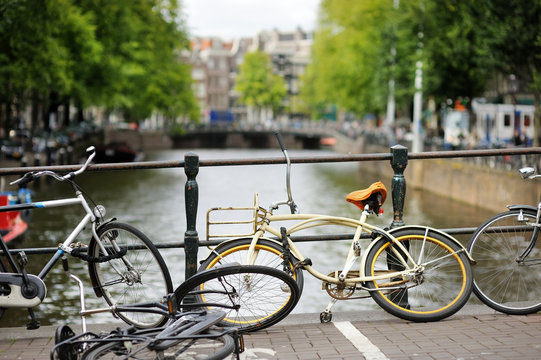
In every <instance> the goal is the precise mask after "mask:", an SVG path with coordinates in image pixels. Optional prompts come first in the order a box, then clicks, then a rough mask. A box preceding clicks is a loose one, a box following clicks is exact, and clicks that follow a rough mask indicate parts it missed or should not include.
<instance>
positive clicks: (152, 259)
mask: <svg viewBox="0 0 541 360" xmlns="http://www.w3.org/2000/svg"><path fill="white" fill-rule="evenodd" d="M97 235H98V237H99V239H100V241H101V243H102V244H103V246H104V247H105V249H106V251H107V253H108V256H109V258H110V259H109V260H107V261H104V260H105V258H104V252H103V251H102V249H101V248H100V246H99V244H98V243H97V242H96V241H95V240H94V239H92V240H91V241H90V244H89V246H88V254H89V256H90V257H94V258H98V259H102V260H98V261H92V260H91V261H89V263H88V266H89V272H90V277H91V279H92V282H93V285H94V290H95V292H96V295H98V296H103V298H104V299H105V301H107V303H108V304H109V305H127V304H135V303H145V302H156V301H158V302H159V301H161V300H162V298H163V297H164V296H165V295H167V294H169V293H171V292H173V284H172V282H171V276H170V274H169V270H168V269H167V266H166V265H165V261H164V260H163V258H162V256H161V255H160V253H159V251H158V249H157V248H156V246H154V244H153V243H152V242H151V241H150V239H149V238H148V237H146V236H145V235H144V234H143V233H142V232H141V231H139V230H138V229H136V228H134V227H133V226H131V225H128V224H124V223H119V222H110V223H107V224H105V225H103V226H101V227H99V228H98V229H97ZM123 252H125V254H124V255H122V256H117V255H119V254H122V253H123ZM118 316H119V317H120V318H121V319H122V320H124V321H125V322H126V323H128V324H130V325H135V326H136V327H139V328H150V327H156V326H160V325H163V324H164V323H165V321H167V317H165V316H163V315H159V314H153V313H138V312H125V313H120V314H118Z"/></svg>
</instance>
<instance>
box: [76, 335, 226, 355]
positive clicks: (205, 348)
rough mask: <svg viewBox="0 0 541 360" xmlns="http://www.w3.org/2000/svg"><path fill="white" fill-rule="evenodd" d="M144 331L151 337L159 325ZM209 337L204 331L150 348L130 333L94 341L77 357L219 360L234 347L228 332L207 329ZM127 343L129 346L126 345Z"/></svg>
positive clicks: (145, 342) (146, 342)
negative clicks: (199, 334)
mask: <svg viewBox="0 0 541 360" xmlns="http://www.w3.org/2000/svg"><path fill="white" fill-rule="evenodd" d="M152 331H153V332H149V331H147V332H145V337H147V338H152V337H153V336H155V335H157V334H159V333H160V332H161V329H156V330H152ZM207 334H208V335H209V337H205V334H203V335H201V337H194V338H191V339H185V340H181V341H178V342H177V341H175V342H173V343H172V345H171V346H170V347H168V348H166V349H160V350H156V349H152V348H150V347H148V346H147V344H148V340H146V341H145V340H143V339H141V338H140V339H137V336H136V335H137V334H134V335H135V336H130V337H129V338H126V339H125V340H122V341H113V342H105V343H101V344H98V345H95V346H93V347H91V348H89V349H88V350H86V351H85V352H84V353H83V354H82V356H81V360H98V359H101V360H107V359H111V360H113V359H117V360H119V359H128V358H129V359H133V360H150V359H152V360H155V359H167V360H177V359H178V360H180V359H205V360H221V359H225V358H226V357H227V356H230V355H231V354H232V353H233V352H234V351H235V340H234V339H233V337H232V336H231V335H229V334H224V335H222V336H218V337H216V334H217V332H214V331H212V330H208V332H207ZM127 343H129V346H127Z"/></svg>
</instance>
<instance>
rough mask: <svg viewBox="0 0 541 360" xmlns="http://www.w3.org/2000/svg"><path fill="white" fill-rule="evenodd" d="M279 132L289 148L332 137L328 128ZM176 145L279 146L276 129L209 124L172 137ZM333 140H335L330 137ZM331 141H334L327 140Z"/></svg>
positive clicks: (312, 144)
mask: <svg viewBox="0 0 541 360" xmlns="http://www.w3.org/2000/svg"><path fill="white" fill-rule="evenodd" d="M279 131H280V133H281V134H282V137H283V139H284V142H285V144H286V146H287V147H288V148H293V149H319V148H321V147H322V146H325V143H326V142H325V140H323V142H322V139H329V138H332V137H333V134H332V132H331V131H329V130H326V129H320V128H315V129H306V128H299V129H295V128H287V129H280V130H279ZM171 140H172V141H173V147H175V148H269V147H278V141H277V140H276V135H275V130H274V129H265V128H256V127H249V128H234V127H224V126H206V127H197V128H193V129H188V130H186V131H185V133H184V134H182V135H175V136H172V137H171ZM331 142H332V140H331ZM328 145H331V144H328Z"/></svg>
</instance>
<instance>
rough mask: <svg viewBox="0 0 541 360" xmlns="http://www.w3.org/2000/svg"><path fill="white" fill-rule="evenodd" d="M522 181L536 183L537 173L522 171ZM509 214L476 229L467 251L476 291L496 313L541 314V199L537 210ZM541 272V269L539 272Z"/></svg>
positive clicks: (526, 207) (522, 209) (511, 208)
mask: <svg viewBox="0 0 541 360" xmlns="http://www.w3.org/2000/svg"><path fill="white" fill-rule="evenodd" d="M520 175H521V176H522V178H523V179H537V178H540V177H541V175H537V174H536V173H535V169H534V168H531V167H526V168H522V169H520ZM508 209H509V210H508V211H505V212H502V213H500V214H498V215H496V216H493V217H492V218H490V219H488V220H487V221H486V222H484V223H483V224H482V225H481V226H479V227H478V228H477V230H476V231H475V233H474V234H473V235H472V237H471V240H470V242H469V244H468V251H470V253H471V255H472V256H473V257H474V258H475V260H476V261H477V265H476V266H474V267H473V272H474V282H473V291H474V293H475V294H476V295H477V297H478V298H479V299H480V300H481V301H482V302H483V303H485V304H486V305H488V306H490V307H491V308H493V309H494V310H497V311H500V312H503V313H506V314H511V315H525V314H531V313H535V312H538V311H541V271H539V270H541V247H540V246H539V245H540V244H537V241H538V237H539V229H540V227H541V223H540V218H541V198H540V199H539V203H538V204H537V207H535V206H529V205H509V206H508ZM538 268H539V269H538Z"/></svg>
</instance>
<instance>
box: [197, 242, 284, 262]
mask: <svg viewBox="0 0 541 360" xmlns="http://www.w3.org/2000/svg"><path fill="white" fill-rule="evenodd" d="M244 239H252V238H251V237H248V236H243V237H237V238H232V239H228V240H224V241H222V242H221V243H219V244H218V245H216V246H215V247H214V248H212V250H211V252H210V253H209V254H208V256H207V257H206V258H204V259H203V260H201V261H199V263H200V264H202V263H204V262H205V261H206V260H207V259H208V258H209V256H211V255H212V252H213V251H216V250H220V249H221V248H223V247H224V246H225V245H227V244H229V243H231V242H235V241H238V240H244ZM259 240H267V241H271V242H273V243H275V244H276V245H278V246H280V247H283V245H282V242H281V241H279V240H276V239H269V238H266V237H261V238H259Z"/></svg>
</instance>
